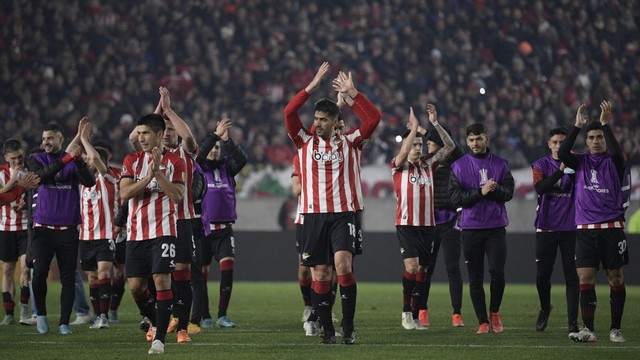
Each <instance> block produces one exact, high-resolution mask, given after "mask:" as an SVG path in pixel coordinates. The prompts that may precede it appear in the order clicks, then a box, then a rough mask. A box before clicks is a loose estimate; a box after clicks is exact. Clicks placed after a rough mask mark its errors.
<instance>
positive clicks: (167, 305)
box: [154, 289, 173, 343]
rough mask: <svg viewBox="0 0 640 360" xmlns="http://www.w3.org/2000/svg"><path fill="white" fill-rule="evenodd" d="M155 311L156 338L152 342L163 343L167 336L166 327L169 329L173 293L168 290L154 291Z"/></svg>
mask: <svg viewBox="0 0 640 360" xmlns="http://www.w3.org/2000/svg"><path fill="white" fill-rule="evenodd" d="M156 297H157V299H158V300H157V301H156V309H155V314H156V315H155V317H156V319H158V324H157V326H156V337H155V338H154V340H160V341H162V343H164V342H165V338H166V336H167V327H169V318H170V317H171V308H172V307H173V292H172V291H171V289H169V290H157V291H156Z"/></svg>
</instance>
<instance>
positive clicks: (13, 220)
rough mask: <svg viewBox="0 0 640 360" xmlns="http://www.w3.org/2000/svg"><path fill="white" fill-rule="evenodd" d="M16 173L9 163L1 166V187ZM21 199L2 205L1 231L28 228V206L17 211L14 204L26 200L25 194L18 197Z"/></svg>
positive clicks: (0, 210) (0, 208)
mask: <svg viewBox="0 0 640 360" xmlns="http://www.w3.org/2000/svg"><path fill="white" fill-rule="evenodd" d="M14 173H15V170H14V169H11V168H10V167H9V164H4V165H2V166H0V187H3V186H4V185H5V184H6V183H8V182H9V179H11V176H12V175H13V174H14ZM18 199H20V200H15V201H12V202H11V203H9V204H6V205H4V206H1V207H0V231H22V230H27V210H28V209H27V208H26V207H24V208H23V209H22V210H20V211H18V212H16V211H14V210H13V207H14V206H17V205H18V201H24V195H20V196H19V197H18Z"/></svg>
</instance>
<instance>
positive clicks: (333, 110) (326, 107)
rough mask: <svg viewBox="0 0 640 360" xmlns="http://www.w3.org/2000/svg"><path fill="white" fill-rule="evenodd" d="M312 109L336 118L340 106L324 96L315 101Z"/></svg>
mask: <svg viewBox="0 0 640 360" xmlns="http://www.w3.org/2000/svg"><path fill="white" fill-rule="evenodd" d="M313 111H322V112H324V113H326V114H327V115H328V116H329V117H332V118H337V117H338V115H339V114H340V108H339V107H338V104H336V102H335V101H333V100H330V99H327V98H324V99H320V100H318V101H316V103H315V104H314V105H313Z"/></svg>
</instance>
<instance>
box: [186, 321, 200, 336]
mask: <svg viewBox="0 0 640 360" xmlns="http://www.w3.org/2000/svg"><path fill="white" fill-rule="evenodd" d="M201 331H202V329H201V328H200V325H198V324H194V323H192V322H190V323H189V325H187V334H189V335H194V334H200V332H201Z"/></svg>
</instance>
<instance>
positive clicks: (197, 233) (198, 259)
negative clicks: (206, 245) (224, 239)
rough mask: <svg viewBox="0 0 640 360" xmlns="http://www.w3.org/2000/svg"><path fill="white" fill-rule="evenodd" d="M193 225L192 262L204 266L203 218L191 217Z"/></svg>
mask: <svg viewBox="0 0 640 360" xmlns="http://www.w3.org/2000/svg"><path fill="white" fill-rule="evenodd" d="M191 226H192V227H193V257H192V258H191V263H192V264H197V265H199V266H202V242H203V241H204V231H203V227H202V220H201V219H200V218H195V219H191Z"/></svg>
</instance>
